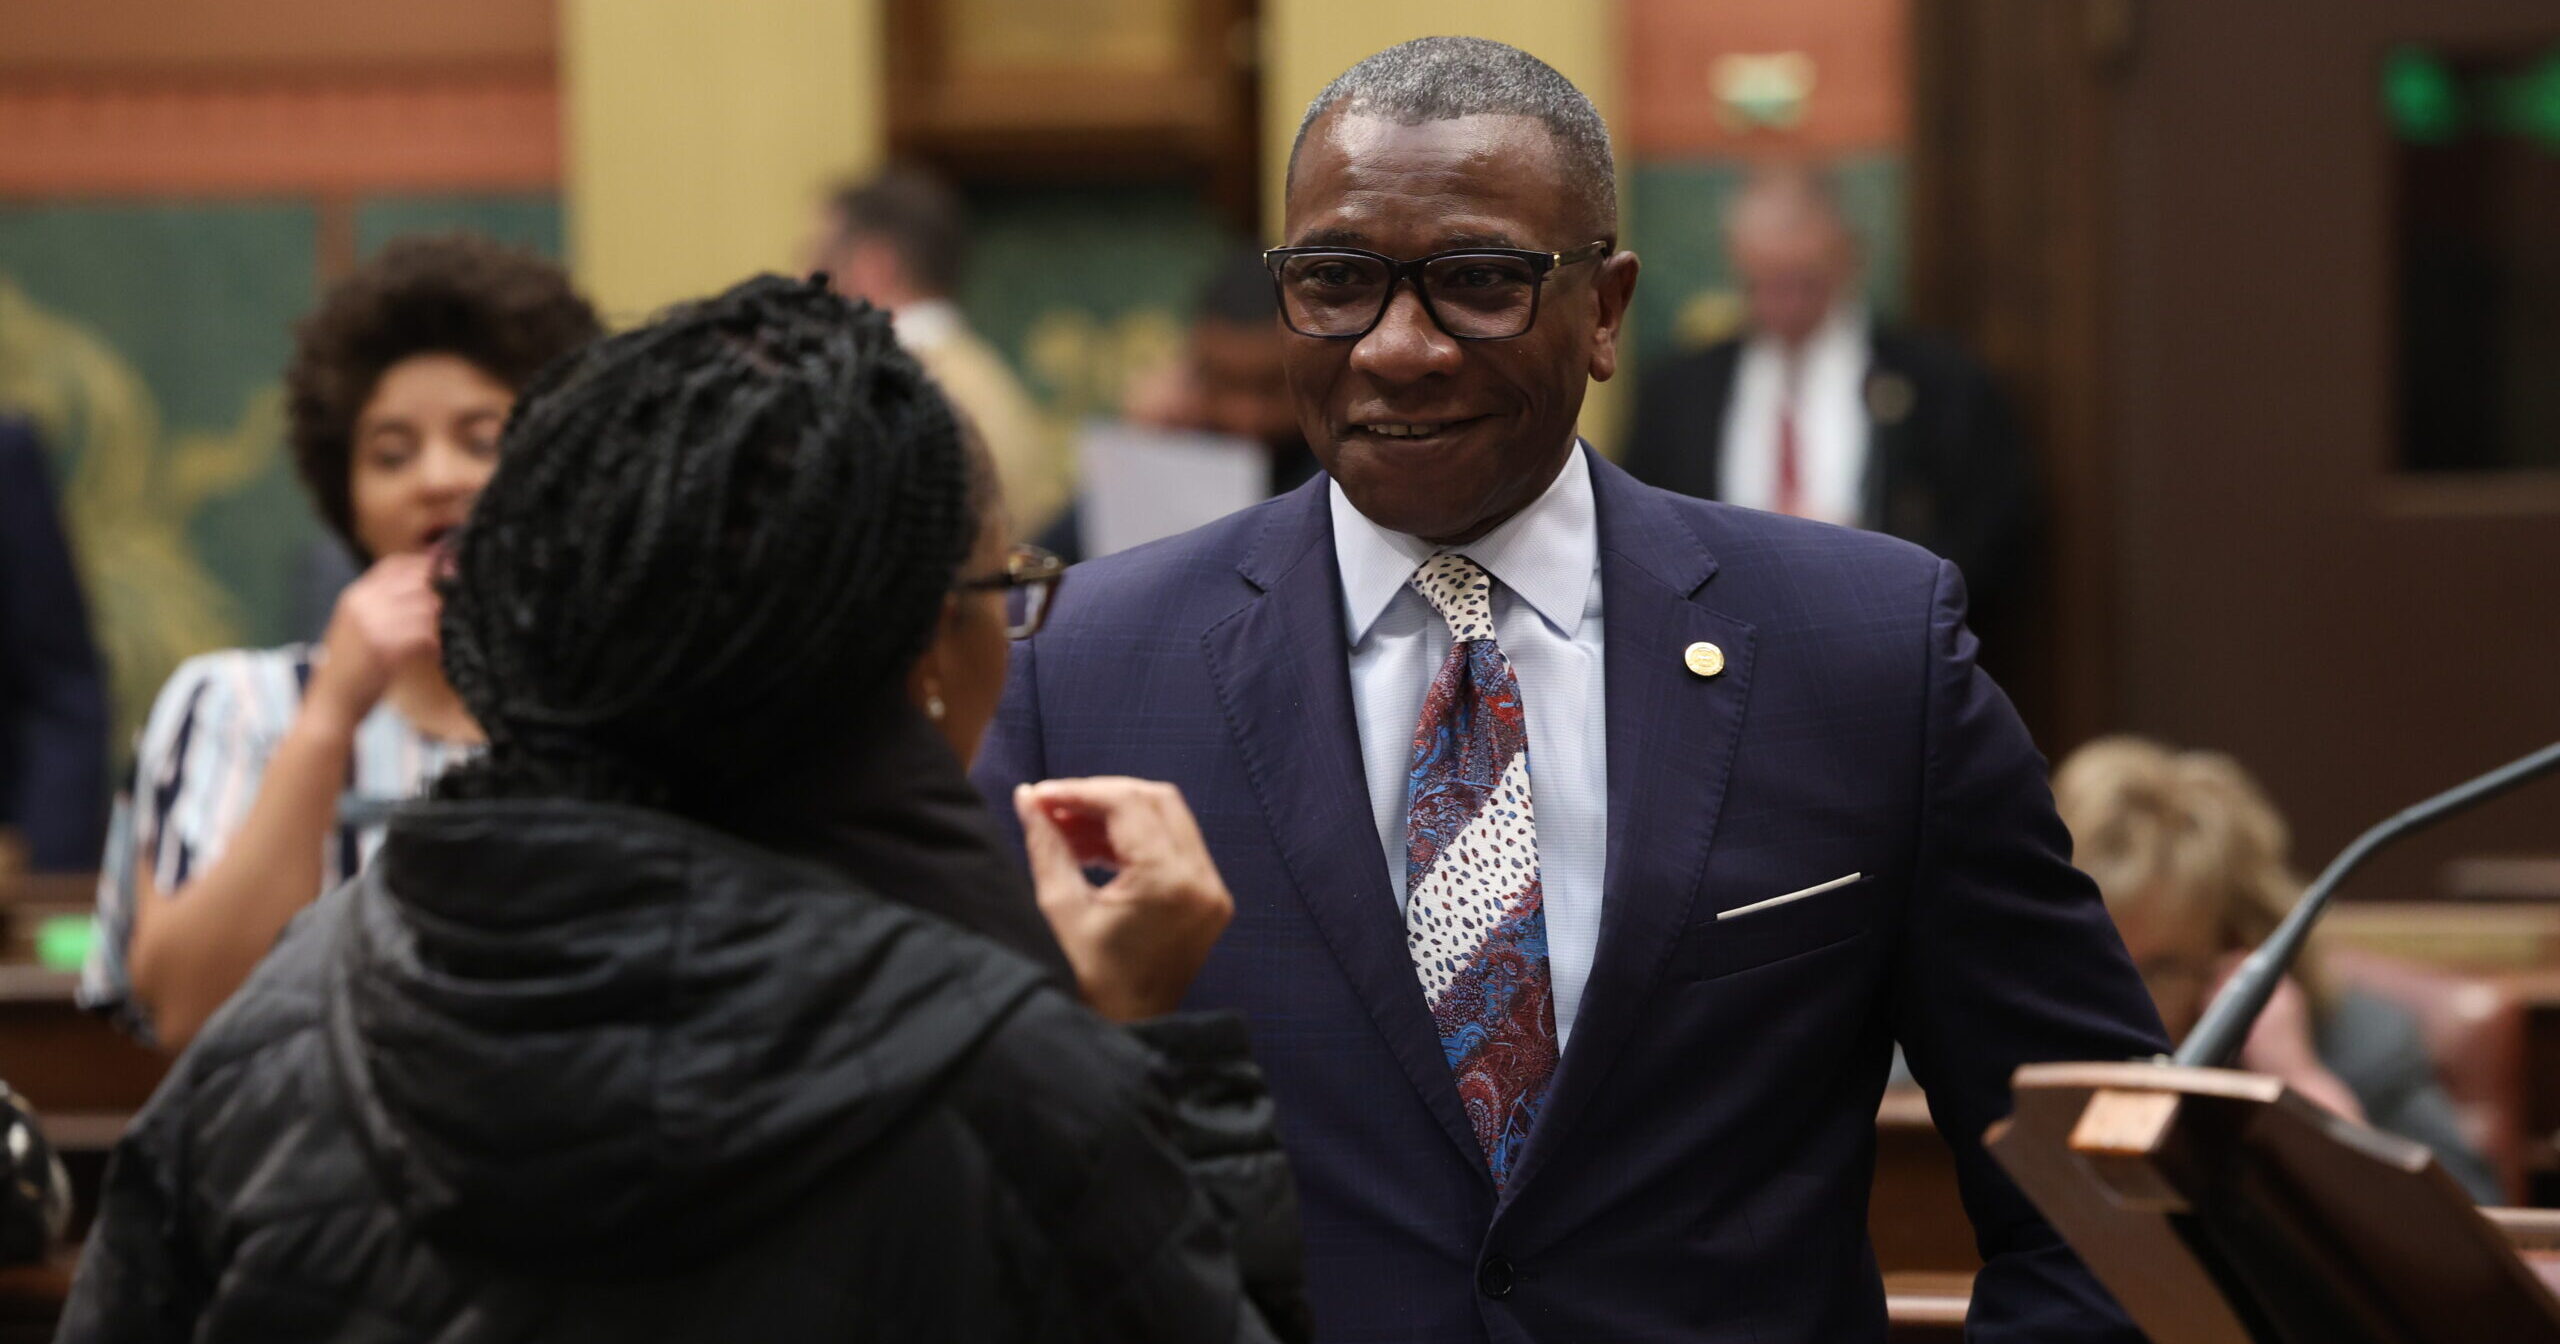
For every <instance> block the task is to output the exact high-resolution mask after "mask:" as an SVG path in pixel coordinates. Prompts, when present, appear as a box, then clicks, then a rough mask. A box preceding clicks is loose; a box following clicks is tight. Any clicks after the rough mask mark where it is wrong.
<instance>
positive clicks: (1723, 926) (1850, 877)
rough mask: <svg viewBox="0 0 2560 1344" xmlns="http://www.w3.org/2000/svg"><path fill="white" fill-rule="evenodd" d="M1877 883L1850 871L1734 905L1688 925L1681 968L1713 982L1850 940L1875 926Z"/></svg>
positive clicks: (1686, 975)
mask: <svg viewBox="0 0 2560 1344" xmlns="http://www.w3.org/2000/svg"><path fill="white" fill-rule="evenodd" d="M1876 895H1877V884H1876V883H1875V882H1874V881H1873V880H1871V879H1870V878H1869V877H1868V876H1867V875H1866V874H1864V873H1848V874H1844V875H1842V876H1839V877H1836V878H1831V879H1828V880H1825V881H1822V882H1816V883H1812V884H1809V885H1807V886H1805V887H1801V888H1797V889H1795V890H1792V891H1787V892H1782V893H1778V894H1776V895H1772V896H1766V897H1760V898H1758V899H1755V900H1750V901H1745V902H1742V903H1741V904H1738V905H1734V906H1729V907H1727V908H1725V909H1722V910H1719V911H1717V912H1716V913H1715V914H1714V915H1712V916H1710V917H1709V918H1706V919H1703V920H1700V921H1698V922H1697V923H1696V924H1694V925H1692V926H1691V927H1690V929H1689V932H1688V936H1687V938H1686V939H1685V940H1684V945H1683V946H1682V947H1681V949H1680V955H1679V960H1678V962H1677V963H1676V965H1675V969H1676V970H1677V972H1678V973H1679V974H1680V975H1682V976H1683V977H1684V978H1687V979H1692V980H1712V979H1714V978H1716V977H1718V976H1725V975H1732V974H1734V973H1736V972H1738V971H1747V970H1750V969H1752V968H1753V967H1756V966H1766V965H1768V964H1770V963H1771V962H1776V961H1784V960H1786V959H1787V958H1789V957H1796V956H1802V955H1804V954H1805V953H1807V952H1814V951H1819V950H1821V949H1822V948H1826V947H1829V946H1831V945H1833V944H1835V943H1845V942H1847V941H1849V940H1850V939H1852V938H1855V937H1857V936H1859V935H1860V934H1863V933H1865V932H1866V931H1867V930H1868V929H1869V928H1871V927H1873V925H1874V923H1875V921H1876V918H1877V909H1876Z"/></svg>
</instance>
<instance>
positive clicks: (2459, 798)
mask: <svg viewBox="0 0 2560 1344" xmlns="http://www.w3.org/2000/svg"><path fill="white" fill-rule="evenodd" d="M2555 768H2560V742H2554V743H2552V744H2551V745H2550V746H2547V747H2544V748H2543V749H2542V750H2540V751H2537V752H2535V753H2533V754H2532V755H2530V756H2527V757H2525V758H2524V759H2522V760H2519V761H2513V762H2510V763H2508V764H2506V765H2502V766H2500V767H2498V768H2497V769H2495V770H2492V771H2490V772H2489V773H2488V774H2485V775H2482V776H2480V777H2479V778H2477V779H2474V780H2471V781H2470V782H2468V783H2465V784H2460V785H2456V786H2455V787H2453V788H2450V789H2447V790H2445V791H2444V792H2442V793H2439V794H2437V795H2436V796H2435V797H2433V798H2430V799H2428V800H2426V801H2425V802H2423V803H2419V804H2417V805H2416V806H2414V807H2410V808H2408V809H2406V810H2404V811H2402V812H2400V813H2398V814H2397V815H2395V816H2393V817H2392V818H2391V819H2390V820H2388V821H2385V822H2383V823H2382V824H2381V825H2379V826H2376V827H2374V828H2373V829H2372V830H2369V831H2366V832H2365V833H2364V834H2362V835H2359V836H2357V837H2356V839H2355V843H2354V844H2351V845H2349V846H2347V847H2346V849H2345V850H2344V851H2343V852H2341V853H2340V854H2339V855H2338V857H2336V858H2335V859H2332V860H2330V861H2329V866H2328V867H2327V868H2326V869H2324V870H2322V871H2321V874H2320V876H2319V877H2318V878H2316V879H2314V880H2313V881H2312V883H2311V885H2310V887H2309V888H2307V889H2305V890H2304V892H2303V893H2302V899H2301V900H2300V901H2297V902H2295V904H2294V907H2293V910H2292V912H2291V913H2289V914H2287V915H2286V916H2285V917H2284V923H2282V924H2280V925H2278V926H2276V931H2275V932H2274V933H2272V934H2269V935H2268V936H2267V941H2265V942H2264V943H2261V944H2259V945H2258V950H2257V951H2255V952H2252V953H2250V954H2249V959H2248V960H2246V961H2244V962H2242V963H2240V969H2239V970H2237V971H2234V972H2233V973H2232V975H2231V979H2230V980H2229V981H2228V982H2226V983H2225V984H2224V985H2223V987H2222V992H2221V993H2220V994H2217V995H2215V996H2214V1000H2213V1003H2212V1005H2211V1006H2210V1007H2208V1008H2206V1009H2205V1011H2204V1016H2203V1017H2202V1018H2201V1019H2199V1020H2198V1021H2197V1022H2196V1027H2195V1030H2193V1031H2191V1032H2188V1033H2187V1039H2186V1040H2185V1041H2184V1042H2183V1043H2181V1044H2180V1045H2179V1046H2178V1053H2177V1054H2176V1055H2175V1056H2173V1057H2172V1058H2171V1060H2170V1062H2171V1063H2173V1064H2181V1065H2186V1066H2190V1067H2194V1068H2205V1069H2218V1068H2222V1067H2225V1066H2226V1065H2228V1064H2229V1063H2230V1062H2231V1059H2232V1057H2233V1056H2234V1055H2237V1054H2238V1053H2240V1045H2241V1042H2243V1041H2246V1040H2247V1039H2249V1028H2250V1027H2252V1026H2254V1025H2256V1024H2257V1021H2258V1014H2259V1012H2260V1011H2261V1010H2263V1009H2264V1008H2265V1007H2266V1006H2267V1000H2268V999H2271V998H2273V997H2275V992H2276V986H2277V985H2279V984H2281V983H2283V981H2284V975H2285V972H2286V971H2287V970H2288V969H2290V968H2291V967H2292V965H2293V959H2294V958H2295V957H2296V956H2297V955H2299V954H2300V953H2301V951H2302V946H2303V944H2304V943H2305V942H2307V941H2308V940H2309V939H2310V937H2311V926H2312V925H2313V924H2316V923H2318V922H2319V920H2320V914H2321V912H2322V911H2324V910H2326V909H2328V907H2329V897H2330V896H2331V895H2332V894H2334V893H2335V892H2336V891H2337V889H2338V886H2339V884H2340V883H2342V882H2344V881H2346V878H2347V874H2349V873H2351V872H2354V871H2355V870H2356V867H2357V866H2358V865H2359V864H2362V863H2363V862H2364V861H2365V860H2366V859H2368V858H2370V857H2372V855H2373V852H2374V851H2375V850H2378V849H2380V848H2382V847H2383V846H2384V845H2387V844H2390V843H2391V842H2392V841H2394V840H2397V839H2399V838H2400V837H2401V836H2404V835H2407V834H2409V833H2410V832H2411V831H2416V830H2423V829H2425V828H2426V827H2428V826H2431V825H2433V824H2435V823H2436V822H2438V821H2441V820H2443V819H2444V818H2446V817H2449V816H2452V815H2453V814H2454V813H2456V812H2460V811H2463V810H2464V809H2466V808H2470V807H2473V806H2476V805H2477V804H2480V803H2484V802H2487V801H2488V800H2489V799H2491V798H2495V797H2497V796H2498V795H2499V794H2502V793H2505V792H2506V791H2507V790H2509V789H2512V788H2514V787H2515V786H2517V785H2519V784H2522V783H2524V782H2525V781H2526V780H2529V779H2532V778H2535V777H2536V776H2539V775H2543V774H2548V773H2550V772H2551V771H2552V770H2553V769H2555Z"/></svg>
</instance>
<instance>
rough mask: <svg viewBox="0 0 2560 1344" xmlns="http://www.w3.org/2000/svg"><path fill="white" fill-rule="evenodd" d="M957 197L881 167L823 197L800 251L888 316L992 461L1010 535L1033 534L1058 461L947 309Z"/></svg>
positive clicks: (1021, 401) (1061, 498) (956, 240)
mask: <svg viewBox="0 0 2560 1344" xmlns="http://www.w3.org/2000/svg"><path fill="white" fill-rule="evenodd" d="M968 237H969V220H968V212H967V210H966V209H965V208H964V207H963V205H962V204H961V201H960V197H959V194H958V193H956V192H954V191H953V190H952V189H951V188H950V186H949V185H948V184H946V183H944V182H943V181H942V180H941V179H939V178H936V177H934V176H933V175H931V174H929V173H926V172H924V171H923V170H921V169H917V168H906V167H899V168H891V169H889V170H887V171H886V172H883V173H881V174H880V175H879V176H877V177H874V178H871V179H869V180H868V181H864V182H857V183H854V184H853V185H851V186H848V187H845V188H844V189H842V190H840V191H838V192H837V193H836V194H835V195H834V196H833V197H831V198H829V199H828V201H827V203H826V206H825V209H824V210H823V211H822V217H821V219H820V221H819V225H818V233H817V238H816V240H815V241H814V242H813V243H812V244H811V245H810V248H809V269H811V270H813V271H824V272H826V273H827V278H828V280H829V281H830V282H831V283H832V284H833V285H834V287H835V290H836V292H837V293H839V294H843V295H845V296H847V297H849V298H857V299H869V300H870V301H871V302H872V303H873V304H875V305H877V306H878V307H881V308H886V309H888V310H889V317H890V321H891V322H892V323H894V324H895V325H896V327H897V329H898V343H899V344H900V345H903V346H905V347H906V348H907V350H908V351H909V353H911V354H913V355H914V356H915V357H916V358H917V359H918V360H920V361H922V362H923V364H924V370H925V372H926V373H929V374H931V375H933V380H934V381H935V382H936V383H939V384H941V385H942V390H943V393H944V395H946V396H948V397H950V398H951V401H952V404H953V405H955V406H958V407H959V408H960V412H961V414H963V415H965V416H967V417H968V419H969V422H970V423H971V424H972V425H975V426H976V427H977V430H978V434H979V436H980V437H981V438H982V439H984V440H985V442H986V445H987V452H988V453H989V454H990V455H991V456H993V457H994V458H995V463H996V476H997V479H999V480H1001V481H1002V482H1003V483H1004V498H1005V506H1006V507H1007V508H1008V509H1010V510H1011V511H1012V515H1013V525H1014V528H1015V529H1016V530H1017V531H1019V532H1020V533H1021V534H1022V535H1024V536H1037V535H1038V534H1039V532H1040V529H1041V528H1043V527H1045V526H1047V525H1048V523H1049V520H1050V519H1052V518H1054V517H1056V516H1057V513H1058V510H1059V509H1060V508H1061V507H1063V506H1064V505H1065V504H1066V502H1067V490H1068V483H1067V476H1068V472H1067V463H1066V458H1065V455H1064V454H1063V453H1061V452H1060V451H1059V447H1058V444H1057V443H1056V442H1055V440H1054V438H1053V436H1052V435H1051V434H1050V433H1049V431H1048V428H1047V426H1045V425H1043V424H1042V423H1041V422H1040V416H1039V412H1038V410H1037V409H1036V408H1035V407H1034V406H1033V405H1032V402H1031V397H1030V394H1028V393H1026V392H1024V391H1023V390H1022V382H1021V380H1020V379H1017V378H1015V377H1014V375H1013V370H1012V369H1011V368H1010V367H1008V366H1007V365H1006V364H1005V362H1004V356H1003V355H1000V354H998V353H996V348H995V347H994V346H992V345H989V344H987V342H986V341H985V340H984V339H983V338H981V337H980V336H979V335H978V334H977V333H976V332H974V331H972V330H970V329H969V320H968V319H967V318H966V317H964V316H962V315H961V312H960V306H959V305H958V304H957V303H955V302H953V301H952V296H953V295H954V294H956V293H958V292H959V289H960V276H961V272H962V269H963V267H964V266H965V264H966V263H967V261H968Z"/></svg>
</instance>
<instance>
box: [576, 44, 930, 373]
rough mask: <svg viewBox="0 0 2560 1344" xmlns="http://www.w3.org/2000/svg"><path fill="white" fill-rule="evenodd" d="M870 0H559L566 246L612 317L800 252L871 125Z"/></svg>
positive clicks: (713, 286)
mask: <svg viewBox="0 0 2560 1344" xmlns="http://www.w3.org/2000/svg"><path fill="white" fill-rule="evenodd" d="M883 3H884V0H564V3H563V4H562V5H561V73H562V81H563V84H564V86H565V92H566V99H565V103H566V107H565V112H564V115H565V117H566V119H567V123H568V125H567V128H566V129H567V147H568V174H567V176H568V200H569V247H570V260H571V265H572V267H573V269H574V270H575V271H576V273H577V276H578V281H579V283H580V284H582V285H584V286H585V287H586V289H587V292H588V293H589V294H591V295H592V296H594V298H595V300H596V302H597V303H598V304H599V305H600V306H601V307H602V308H603V309H604V310H605V312H606V313H607V315H608V317H609V318H610V319H611V320H613V321H614V322H616V323H617V324H621V323H628V322H631V321H634V320H637V319H638V318H640V317H643V316H646V315H647V314H648V313H649V312H650V311H651V310H653V309H655V308H657V307H659V306H661V305H663V304H666V303H669V302H672V301H674V300H677V299H684V298H691V297H695V296H698V295H702V294H707V293H710V292H713V291H716V290H718V289H721V288H723V287H725V286H727V285H729V284H731V283H733V282H735V281H737V280H740V279H743V278H744V277H746V276H748V275H750V274H752V273H754V272H756V271H760V270H784V271H788V270H790V269H792V268H794V267H796V266H797V265H798V264H799V263H800V261H801V257H800V255H799V253H800V246H801V243H802V240H803V239H804V238H805V237H806V235H807V233H808V230H809V227H810V220H811V211H812V208H813V204H814V202H815V201H816V200H817V198H818V196H819V194H820V193H821V192H823V191H824V190H825V189H826V187H827V186H828V185H830V184H831V183H832V182H834V181H835V180H836V179H837V178H839V177H842V176H844V175H847V174H850V173H854V172H859V171H861V170H863V169H865V168H868V167H871V166H873V165H875V164H876V163H877V162H878V161H879V159H880V156H881V149H882V143H883V137H884V128H883V111H882V108H881V106H880V97H879V89H880V70H881V67H882V54H881V50H880V46H881V36H880V10H881V6H882V4H883Z"/></svg>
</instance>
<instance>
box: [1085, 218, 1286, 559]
mask: <svg viewBox="0 0 2560 1344" xmlns="http://www.w3.org/2000/svg"><path fill="white" fill-rule="evenodd" d="M1286 335H1287V332H1286V330H1285V329H1284V328H1282V327H1281V325H1280V310H1279V308H1278V307H1277V306H1276V304H1275V302H1274V300H1273V298H1272V293H1271V273H1270V272H1269V271H1267V270H1264V269H1263V266H1262V254H1261V253H1260V252H1239V253H1237V254H1235V255H1233V256H1230V257H1227V258H1226V259H1224V260H1223V261H1221V262H1220V263H1219V265H1218V268H1217V269H1216V270H1215V271H1212V272H1211V273H1210V275H1209V278H1208V280H1207V281H1206V282H1205V283H1203V284H1202V285H1201V287H1200V293H1199V297H1198V298H1197V299H1196V300H1195V301H1194V303H1193V306H1192V310H1191V331H1190V336H1189V340H1188V342H1187V343H1186V344H1185V345H1184V347H1183V351H1182V356H1181V358H1179V359H1177V360H1175V361H1174V362H1173V363H1171V364H1169V365H1167V366H1165V367H1164V368H1161V369H1158V370H1155V371H1153V372H1151V373H1149V374H1147V375H1146V376H1144V377H1142V378H1140V379H1139V380H1138V381H1137V382H1136V383H1135V385H1133V386H1132V387H1131V388H1130V390H1129V399H1128V404H1127V405H1126V406H1124V407H1123V408H1122V409H1121V416H1122V418H1123V419H1125V420H1127V421H1128V422H1129V423H1131V424H1133V425H1138V426H1142V427H1144V428H1148V429H1162V430H1173V431H1178V432H1197V433H1203V434H1220V435H1224V436H1226V437H1228V438H1231V439H1240V440H1247V441H1250V442H1252V443H1255V444H1258V445H1260V446H1261V448H1262V450H1263V452H1264V453H1265V454H1267V455H1268V456H1269V458H1270V463H1271V473H1270V488H1269V489H1268V490H1267V491H1265V492H1264V494H1265V495H1282V494H1287V493H1288V492H1289V491H1291V490H1295V489H1297V488H1298V487H1299V486H1301V485H1304V484H1306V483H1307V480H1308V478H1309V477H1312V476H1314V475H1315V474H1316V472H1317V471H1318V470H1319V469H1320V468H1319V466H1318V464H1317V462H1316V455H1315V453H1314V451H1313V450H1311V449H1309V448H1308V447H1307V436H1306V434H1305V433H1304V432H1303V431H1301V430H1300V429H1299V428H1298V404H1297V402H1296V401H1295V400H1293V399H1292V398H1291V397H1290V395H1289V374H1288V368H1287V365H1286V361H1285V358H1284V355H1285V353H1286V347H1285V344H1284V338H1285V337H1286ZM1086 484H1087V488H1088V489H1089V488H1091V482H1089V481H1088V482H1087V483H1086ZM1083 522H1084V520H1083V517H1082V510H1081V508H1080V507H1079V506H1078V505H1076V504H1069V505H1068V506H1067V508H1066V510H1065V512H1063V513H1060V514H1059V515H1058V520H1057V521H1056V522H1055V523H1053V524H1051V525H1050V528H1049V530H1048V531H1047V532H1046V533H1044V534H1042V535H1041V537H1040V544H1041V545H1042V546H1044V547H1046V548H1047V549H1049V550H1051V551H1055V552H1056V553H1057V554H1058V556H1059V557H1060V558H1062V559H1064V560H1065V561H1066V562H1067V563H1069V564H1074V563H1077V562H1078V561H1081V560H1083V559H1085V558H1086V557H1087V556H1088V555H1091V554H1093V553H1094V548H1092V547H1090V546H1088V545H1087V544H1086V538H1085V535H1084V531H1083Z"/></svg>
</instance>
